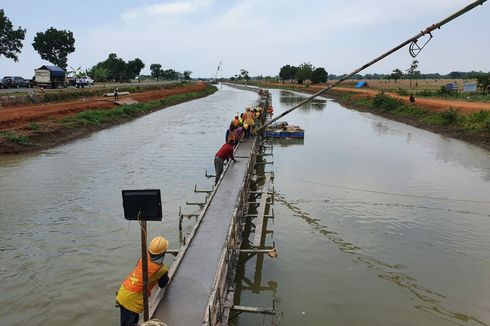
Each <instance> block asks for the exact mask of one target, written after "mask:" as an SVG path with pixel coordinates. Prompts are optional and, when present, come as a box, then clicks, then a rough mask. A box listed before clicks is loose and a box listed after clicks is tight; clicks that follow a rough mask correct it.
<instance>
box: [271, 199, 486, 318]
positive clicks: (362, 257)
mask: <svg viewBox="0 0 490 326" xmlns="http://www.w3.org/2000/svg"><path fill="white" fill-rule="evenodd" d="M275 200H276V201H277V202H278V203H280V204H281V205H283V206H285V207H286V208H288V209H289V210H291V211H292V212H293V216H295V217H299V218H301V219H302V220H304V221H305V222H306V223H308V224H309V225H311V226H312V227H313V228H314V229H315V230H317V231H318V232H319V233H320V234H321V235H323V236H325V237H327V238H328V239H329V240H330V241H331V242H332V243H334V244H335V245H336V246H337V247H338V249H339V250H340V251H341V252H343V253H346V254H351V255H353V256H354V260H353V262H355V263H361V264H364V265H365V266H366V267H368V268H369V269H373V270H376V272H377V273H378V274H377V276H378V277H379V278H380V279H383V280H386V281H390V282H392V283H393V284H396V285H397V286H399V287H401V288H404V289H406V290H407V291H408V293H409V294H410V295H411V298H412V299H414V300H416V301H417V304H416V305H414V308H415V309H418V310H422V311H425V312H428V313H432V314H434V315H436V316H437V317H439V318H441V319H444V320H446V321H448V322H451V323H453V324H456V325H459V324H460V323H459V322H460V321H463V322H474V323H477V324H479V325H484V326H488V325H489V324H487V323H485V322H483V321H481V320H479V319H477V318H475V317H473V316H471V315H467V314H464V313H460V312H457V311H453V310H451V309H450V308H448V307H446V306H445V305H444V302H443V300H444V299H446V296H444V295H443V294H440V293H438V292H436V291H434V290H431V289H429V288H427V287H424V286H422V285H420V284H419V283H418V281H417V279H415V278H414V277H411V276H410V275H407V274H405V273H403V272H401V271H400V270H402V269H405V268H406V267H405V266H403V265H401V264H388V263H386V262H383V261H381V260H379V259H376V258H374V257H372V256H369V255H366V254H363V253H362V252H361V251H362V248H361V247H359V246H357V245H354V244H353V243H352V242H350V241H347V240H345V239H343V238H342V237H341V236H340V235H339V234H338V233H337V232H335V231H331V230H329V228H328V226H326V225H323V224H322V223H321V220H320V219H319V218H315V217H313V216H311V215H310V214H309V213H308V212H306V211H304V210H303V209H301V208H299V207H298V206H297V204H295V203H293V202H290V201H288V200H287V199H286V198H285V197H284V196H283V195H281V194H277V193H276V195H275ZM404 293H407V292H404Z"/></svg>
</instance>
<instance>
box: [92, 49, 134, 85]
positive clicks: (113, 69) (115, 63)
mask: <svg viewBox="0 0 490 326" xmlns="http://www.w3.org/2000/svg"><path fill="white" fill-rule="evenodd" d="M135 60H139V59H135ZM133 73H135V71H133ZM88 75H89V76H91V77H92V78H93V79H94V80H95V81H119V82H123V81H125V80H129V79H130V78H134V77H130V76H129V73H128V64H127V63H126V61H124V60H123V59H121V58H118V57H117V54H115V53H111V54H109V56H108V57H107V59H106V60H104V61H101V62H99V63H97V64H96V65H95V66H93V67H92V68H91V69H90V70H89V73H88Z"/></svg>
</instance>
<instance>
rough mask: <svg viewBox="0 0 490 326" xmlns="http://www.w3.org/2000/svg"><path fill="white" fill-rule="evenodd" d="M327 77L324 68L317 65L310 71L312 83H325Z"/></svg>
mask: <svg viewBox="0 0 490 326" xmlns="http://www.w3.org/2000/svg"><path fill="white" fill-rule="evenodd" d="M327 79H328V72H327V71H326V70H325V68H322V67H318V68H316V69H315V70H313V72H312V73H311V82H312V83H313V84H319V83H326V82H327Z"/></svg>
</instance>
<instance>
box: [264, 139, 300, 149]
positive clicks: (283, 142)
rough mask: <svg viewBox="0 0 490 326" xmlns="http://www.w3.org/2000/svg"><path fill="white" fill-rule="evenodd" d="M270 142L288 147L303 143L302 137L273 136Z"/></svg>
mask: <svg viewBox="0 0 490 326" xmlns="http://www.w3.org/2000/svg"><path fill="white" fill-rule="evenodd" d="M272 142H273V144H274V145H278V146H279V147H289V146H294V145H304V144H305V139H304V138H273V139H272Z"/></svg>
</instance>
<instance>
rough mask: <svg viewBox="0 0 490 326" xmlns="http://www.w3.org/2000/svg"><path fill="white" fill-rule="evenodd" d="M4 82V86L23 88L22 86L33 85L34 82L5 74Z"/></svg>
mask: <svg viewBox="0 0 490 326" xmlns="http://www.w3.org/2000/svg"><path fill="white" fill-rule="evenodd" d="M2 84H3V87H4V88H9V87H15V88H21V87H28V88H30V87H32V82H31V81H30V80H27V79H24V78H22V77H18V76H15V77H10V76H5V77H3V79H2Z"/></svg>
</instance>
